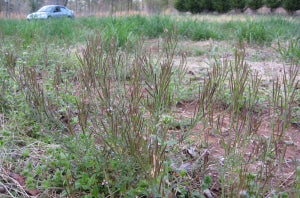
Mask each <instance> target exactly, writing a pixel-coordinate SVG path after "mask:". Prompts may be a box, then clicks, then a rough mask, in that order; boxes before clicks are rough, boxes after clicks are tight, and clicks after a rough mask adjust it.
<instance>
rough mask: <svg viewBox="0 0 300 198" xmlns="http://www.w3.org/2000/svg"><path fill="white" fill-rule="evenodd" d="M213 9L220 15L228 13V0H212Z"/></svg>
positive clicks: (229, 5)
mask: <svg viewBox="0 0 300 198" xmlns="http://www.w3.org/2000/svg"><path fill="white" fill-rule="evenodd" d="M212 3H213V8H214V10H215V11H217V12H220V13H225V12H228V11H229V9H230V8H231V4H230V0H213V1H212Z"/></svg>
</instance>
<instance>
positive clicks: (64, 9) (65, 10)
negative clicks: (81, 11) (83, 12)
mask: <svg viewBox="0 0 300 198" xmlns="http://www.w3.org/2000/svg"><path fill="white" fill-rule="evenodd" d="M60 11H62V12H68V10H67V9H66V8H64V7H61V8H60Z"/></svg>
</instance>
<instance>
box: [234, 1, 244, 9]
mask: <svg viewBox="0 0 300 198" xmlns="http://www.w3.org/2000/svg"><path fill="white" fill-rule="evenodd" d="M230 3H231V7H232V8H233V9H241V10H243V9H244V8H245V6H246V0H231V2H230Z"/></svg>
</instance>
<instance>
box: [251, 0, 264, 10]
mask: <svg viewBox="0 0 300 198" xmlns="http://www.w3.org/2000/svg"><path fill="white" fill-rule="evenodd" d="M247 6H248V7H249V8H251V9H253V10H257V9H258V8H260V7H262V6H263V0H248V1H247Z"/></svg>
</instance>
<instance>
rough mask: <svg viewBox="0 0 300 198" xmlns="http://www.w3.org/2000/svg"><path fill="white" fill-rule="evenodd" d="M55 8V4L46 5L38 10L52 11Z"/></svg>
mask: <svg viewBox="0 0 300 198" xmlns="http://www.w3.org/2000/svg"><path fill="white" fill-rule="evenodd" d="M52 9H53V6H44V7H42V8H41V9H39V10H38V12H50V11H51V10H52Z"/></svg>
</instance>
